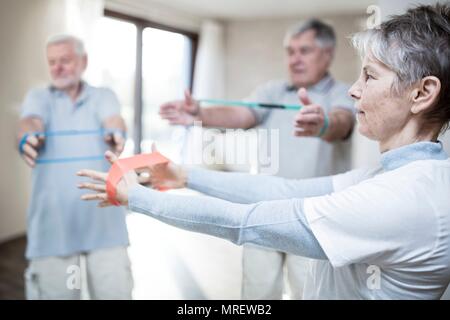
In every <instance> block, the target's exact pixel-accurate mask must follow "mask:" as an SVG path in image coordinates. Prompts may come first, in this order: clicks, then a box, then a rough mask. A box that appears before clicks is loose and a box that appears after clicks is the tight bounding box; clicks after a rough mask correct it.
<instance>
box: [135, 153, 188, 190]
mask: <svg viewBox="0 0 450 320" xmlns="http://www.w3.org/2000/svg"><path fill="white" fill-rule="evenodd" d="M152 152H157V150H156V147H155V145H154V144H153V145H152ZM142 182H144V183H145V184H149V185H151V186H152V187H153V188H154V189H159V190H164V189H179V188H184V187H186V184H187V172H186V169H184V168H183V167H182V166H180V165H177V164H175V163H173V162H172V161H170V162H169V163H164V164H157V165H154V166H151V167H150V168H148V176H147V177H139V183H142Z"/></svg>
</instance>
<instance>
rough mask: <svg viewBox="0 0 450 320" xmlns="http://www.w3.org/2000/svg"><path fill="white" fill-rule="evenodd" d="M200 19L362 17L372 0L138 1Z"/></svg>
mask: <svg viewBox="0 0 450 320" xmlns="http://www.w3.org/2000/svg"><path fill="white" fill-rule="evenodd" d="M140 2H146V4H147V5H149V4H150V3H152V2H153V3H156V4H158V5H161V6H164V7H167V8H170V9H174V10H177V11H179V12H184V13H187V14H190V15H195V16H198V17H204V18H216V19H224V20H240V19H258V18H282V17H293V16H299V15H302V16H305V15H324V14H346V13H347V14H349V13H361V14H364V13H365V12H366V9H367V7H368V6H369V5H371V4H374V3H376V1H374V0H313V1H311V0H140Z"/></svg>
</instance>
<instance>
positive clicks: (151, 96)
mask: <svg viewBox="0 0 450 320" xmlns="http://www.w3.org/2000/svg"><path fill="white" fill-rule="evenodd" d="M197 42H198V35H197V34H195V33H191V32H187V31H184V30H179V29H176V28H172V27H168V26H163V25H159V24H155V23H152V22H149V21H146V20H143V19H138V18H134V17H130V16H127V15H123V14H120V13H116V12H113V11H109V10H105V17H103V18H102V19H101V21H100V26H99V28H97V29H96V31H95V34H94V41H93V43H94V47H93V48H91V49H92V50H90V66H89V69H88V73H87V75H88V78H89V79H90V81H91V82H92V83H93V84H94V85H102V86H107V87H109V88H111V89H112V90H114V91H115V93H116V94H117V95H118V98H119V100H120V103H121V105H122V115H123V117H124V119H125V121H126V124H127V127H128V139H127V144H126V148H125V151H124V153H125V155H131V154H133V153H140V152H150V148H151V143H152V142H153V141H157V145H158V149H159V150H161V151H162V152H163V153H164V154H166V155H167V156H169V157H170V158H172V159H174V160H175V161H177V160H178V159H177V158H178V156H179V154H178V150H177V144H176V143H175V142H176V141H175V140H174V137H173V133H174V132H175V130H173V128H170V127H169V125H168V123H167V122H166V121H165V120H162V119H161V118H160V117H159V115H158V109H159V106H160V105H161V103H163V102H165V101H169V100H176V99H182V98H183V92H184V90H185V89H186V88H192V79H193V68H194V61H195V53H196V49H197Z"/></svg>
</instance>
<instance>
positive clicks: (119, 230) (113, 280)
mask: <svg viewBox="0 0 450 320" xmlns="http://www.w3.org/2000/svg"><path fill="white" fill-rule="evenodd" d="M46 49H47V61H48V67H49V71H50V76H51V79H52V82H51V85H50V86H48V87H46V88H38V89H32V90H31V91H29V92H28V94H27V96H26V98H25V101H24V103H23V106H22V113H21V117H20V121H19V131H18V141H19V150H20V153H21V155H22V158H23V159H24V161H25V162H26V163H27V165H29V166H30V167H32V168H33V171H32V193H31V201H30V203H29V208H28V216H27V218H28V229H27V237H28V244H27V250H26V257H27V259H28V260H29V265H28V268H27V270H26V272H25V280H26V297H27V299H80V298H81V290H80V284H81V283H87V284H88V292H89V295H90V297H91V298H92V299H131V293H132V288H133V280H132V274H131V269H130V261H129V258H128V253H127V246H128V233H127V228H126V223H125V212H124V210H123V209H122V208H119V207H113V208H108V209H100V208H97V207H96V206H95V204H93V203H92V204H91V203H86V202H84V201H80V195H81V192H80V190H78V189H77V188H76V185H77V183H79V182H81V180H80V179H79V178H78V177H77V176H76V172H77V171H79V170H80V169H82V168H84V167H90V168H97V170H103V171H105V170H108V168H109V165H108V163H107V162H106V161H104V160H98V159H97V160H94V159H93V160H90V159H92V156H93V155H103V153H104V152H105V151H106V150H107V149H112V150H113V151H114V152H116V153H117V154H120V153H121V152H122V150H123V148H124V142H125V140H124V134H125V122H124V121H123V119H122V117H121V116H120V105H119V102H118V100H117V97H116V95H115V94H114V92H112V91H111V90H109V89H105V88H95V87H93V86H90V85H89V84H88V83H86V82H85V81H83V80H82V75H83V72H84V71H85V69H86V67H87V55H86V52H85V49H84V45H83V43H82V41H81V40H79V39H78V38H76V37H73V36H70V35H58V36H54V37H52V38H50V39H49V41H48V43H47V47H46ZM102 129H104V130H105V132H106V133H105V134H104V135H103V134H101V133H102V131H101V130H102ZM64 130H70V131H71V130H77V131H79V132H82V131H83V130H84V132H86V130H89V131H92V132H94V133H93V134H88V135H66V136H53V135H51V134H48V135H46V134H45V132H52V131H53V132H54V131H64ZM96 130H98V132H99V133H98V134H95V131H96ZM36 132H44V134H39V135H36V134H35V133H36ZM77 157H78V158H79V159H80V158H83V159H82V160H78V161H77V160H76V158H77ZM39 159H41V160H42V159H47V160H50V161H48V162H47V163H43V162H42V161H41V162H39ZM51 159H54V160H55V159H60V160H61V159H65V160H67V161H65V160H62V161H59V162H51ZM70 159H72V160H74V161H70ZM82 257H84V261H85V265H86V273H82V272H81V270H82V269H81V264H80V260H81V258H82ZM82 274H86V275H87V279H86V281H81V278H80V277H81V275H82Z"/></svg>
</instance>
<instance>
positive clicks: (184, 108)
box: [160, 19, 354, 299]
mask: <svg viewBox="0 0 450 320" xmlns="http://www.w3.org/2000/svg"><path fill="white" fill-rule="evenodd" d="M335 46H336V37H335V33H334V30H333V28H332V27H331V26H329V25H327V24H325V23H323V22H321V21H319V20H316V19H312V20H309V21H306V22H305V23H302V24H300V25H298V26H295V27H294V28H292V29H290V30H288V32H287V33H286V36H285V40H284V47H285V50H286V53H287V65H288V70H289V81H271V82H269V83H267V84H265V85H262V86H260V87H258V88H256V90H255V91H254V92H253V93H252V94H251V96H250V97H249V98H248V99H247V100H250V101H256V102H263V103H276V104H298V103H299V99H300V102H301V103H302V104H303V106H304V107H303V108H302V109H301V110H300V111H298V112H297V111H288V110H275V109H273V110H272V109H271V110H269V109H251V108H246V107H237V106H236V107H227V106H214V107H208V108H202V107H200V105H199V103H198V102H197V101H195V100H194V99H193V98H192V97H191V95H190V93H189V92H186V94H185V100H184V101H173V102H168V103H165V104H163V105H162V106H161V107H160V114H161V116H162V118H164V119H167V120H169V122H170V123H171V124H173V125H180V124H181V125H192V124H193V123H194V121H201V122H202V125H203V126H205V127H221V128H243V129H248V128H253V127H255V126H259V127H260V128H265V129H268V130H270V129H277V130H279V137H280V141H279V154H275V155H274V154H272V155H270V156H271V158H272V159H273V157H278V159H279V171H278V173H277V175H278V176H281V177H286V178H296V179H305V178H312V177H318V176H323V175H332V174H336V173H338V172H343V171H345V170H348V169H349V163H348V161H345V160H346V158H345V157H344V156H343V155H342V154H343V153H344V152H343V146H342V143H341V142H342V141H344V140H346V139H348V138H349V136H350V135H351V132H352V129H353V125H354V111H353V102H352V100H351V98H350V97H349V96H348V94H347V91H348V88H349V86H347V85H345V84H343V83H340V82H338V81H336V80H335V79H333V77H332V76H331V75H330V74H329V71H328V69H329V67H330V65H331V62H332V60H333V56H334V50H335ZM266 149H267V147H266ZM285 267H286V270H287V276H288V283H289V287H290V296H291V298H292V299H301V298H302V294H303V285H304V280H305V277H306V274H307V269H308V260H307V259H306V258H303V257H298V256H294V255H290V254H286V253H282V252H277V251H273V250H270V249H265V248H259V247H254V246H244V251H243V284H242V298H243V299H281V298H282V294H283V274H284V270H285Z"/></svg>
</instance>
